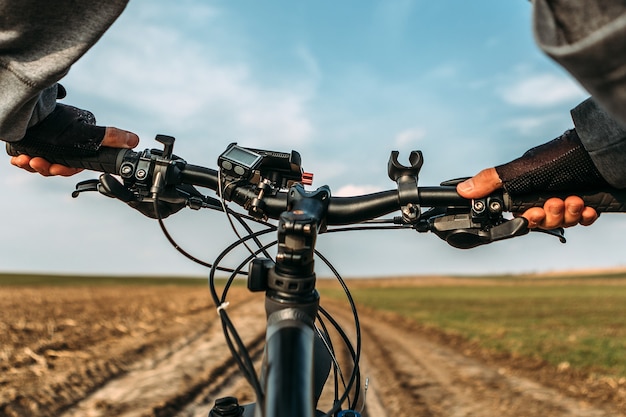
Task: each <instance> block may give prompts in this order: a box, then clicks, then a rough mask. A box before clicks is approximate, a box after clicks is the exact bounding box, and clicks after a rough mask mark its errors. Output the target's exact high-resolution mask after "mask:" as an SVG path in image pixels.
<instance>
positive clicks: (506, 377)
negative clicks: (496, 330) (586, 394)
mask: <svg viewBox="0 0 626 417" xmlns="http://www.w3.org/2000/svg"><path fill="white" fill-rule="evenodd" d="M333 314H335V315H336V316H338V317H340V318H341V320H342V322H345V321H346V320H348V316H347V313H346V311H345V310H343V311H342V310H341V309H339V310H337V311H336V312H335V311H333ZM359 317H360V321H361V330H362V335H363V363H362V365H361V368H362V372H363V374H364V375H368V374H369V375H370V389H369V392H368V394H367V396H368V399H367V401H368V407H367V408H366V413H364V414H365V415H370V416H372V417H374V416H386V415H390V416H391V415H393V416H394V417H403V416H407V417H408V416H416V415H419V416H424V417H431V416H432V417H443V416H446V417H470V416H471V417H493V416H500V415H506V416H509V417H531V416H532V417H536V416H542V417H618V416H619V417H623V414H620V413H616V412H615V411H614V410H611V411H606V410H603V409H600V408H596V407H592V406H590V405H588V404H584V403H581V402H579V401H578V400H575V399H572V398H569V397H567V396H565V395H564V394H562V393H561V392H559V391H558V390H555V389H552V388H548V387H545V386H542V385H541V384H538V383H536V382H534V381H532V380H529V379H526V378H521V377H516V376H513V375H510V374H509V373H507V372H506V371H505V370H503V369H495V368H492V367H490V366H488V365H485V364H483V363H480V362H479V361H476V360H473V359H471V358H468V357H465V356H463V355H461V354H460V353H458V352H456V351H454V350H453V349H450V348H447V347H445V346H441V345H438V344H436V343H433V342H431V341H429V340H427V339H425V338H423V337H420V336H419V334H416V333H415V331H409V330H407V329H404V328H403V327H402V326H401V325H398V324H395V323H393V322H390V321H389V316H381V315H377V314H376V313H375V312H372V311H367V313H365V314H363V313H362V314H361V315H360V316H359ZM372 397H374V398H378V399H380V403H381V404H382V406H383V408H384V410H385V411H384V413H381V411H380V410H379V409H378V410H377V411H376V412H375V413H374V412H373V411H374V410H372V409H370V407H369V405H370V404H369V402H370V400H371V399H372ZM377 408H378V406H377Z"/></svg>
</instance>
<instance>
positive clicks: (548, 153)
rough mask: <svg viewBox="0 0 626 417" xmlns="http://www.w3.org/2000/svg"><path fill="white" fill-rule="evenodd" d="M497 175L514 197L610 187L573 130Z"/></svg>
mask: <svg viewBox="0 0 626 417" xmlns="http://www.w3.org/2000/svg"><path fill="white" fill-rule="evenodd" d="M496 171H497V172H498V175H499V176H500V179H501V180H502V183H503V186H504V189H505V190H506V191H507V192H509V193H511V194H525V193H531V192H542V191H577V190H589V189H599V188H605V187H608V184H607V182H606V181H605V180H604V179H603V178H602V176H601V175H600V173H599V172H598V170H597V169H596V167H595V165H594V164H593V162H592V161H591V157H590V156H589V154H588V153H587V151H586V150H585V148H584V147H583V145H582V143H581V142H580V139H579V138H578V134H577V133H576V131H575V130H573V129H572V130H568V131H567V132H565V133H564V134H563V135H562V136H560V137H558V138H556V139H554V140H552V141H550V142H548V143H546V144H543V145H540V146H538V147H536V148H533V149H530V150H529V151H527V152H526V153H524V155H522V157H521V158H518V159H516V160H514V161H511V162H509V163H507V164H504V165H500V166H497V167H496Z"/></svg>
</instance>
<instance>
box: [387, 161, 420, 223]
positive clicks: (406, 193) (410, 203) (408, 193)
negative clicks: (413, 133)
mask: <svg viewBox="0 0 626 417" xmlns="http://www.w3.org/2000/svg"><path fill="white" fill-rule="evenodd" d="M398 155H399V152H398V151H391V155H390V156H389V162H388V163H387V173H388V175H389V178H390V179H391V180H392V181H395V182H396V184H398V200H399V201H400V206H401V207H400V210H401V212H402V219H403V221H404V222H405V223H408V224H415V223H417V222H418V221H419V218H420V215H421V209H420V205H419V203H417V202H418V201H419V194H418V191H417V180H418V177H419V172H420V169H421V168H422V165H423V164H424V158H423V156H422V152H421V151H411V154H410V155H409V162H410V163H411V166H405V165H402V164H401V163H400V162H398Z"/></svg>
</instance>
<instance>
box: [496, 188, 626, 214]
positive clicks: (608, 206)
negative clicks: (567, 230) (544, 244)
mask: <svg viewBox="0 0 626 417" xmlns="http://www.w3.org/2000/svg"><path fill="white" fill-rule="evenodd" d="M572 195H576V196H578V197H580V198H582V199H583V201H584V202H585V206H588V207H593V208H594V209H595V210H596V211H597V212H598V213H626V190H618V189H609V190H602V191H583V192H570V193H563V192H559V193H549V194H545V193H544V194H524V195H515V196H512V195H510V194H507V195H506V196H505V206H506V210H507V211H510V212H513V213H522V212H524V211H526V210H528V209H529V208H532V207H542V206H543V205H544V203H545V202H546V201H547V200H548V199H549V198H552V197H558V198H562V199H564V198H566V197H568V196H572Z"/></svg>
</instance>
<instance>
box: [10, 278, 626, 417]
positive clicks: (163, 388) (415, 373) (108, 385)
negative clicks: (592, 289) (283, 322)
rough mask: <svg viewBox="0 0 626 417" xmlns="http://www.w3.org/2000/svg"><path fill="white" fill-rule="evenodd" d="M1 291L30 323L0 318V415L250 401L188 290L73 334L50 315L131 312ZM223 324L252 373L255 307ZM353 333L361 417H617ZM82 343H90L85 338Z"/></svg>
mask: <svg viewBox="0 0 626 417" xmlns="http://www.w3.org/2000/svg"><path fill="white" fill-rule="evenodd" d="M5 291H7V290H2V291H0V303H2V305H0V307H2V309H3V311H7V310H6V308H13V309H16V308H20V307H18V306H17V302H16V301H15V300H16V296H17V297H18V298H20V297H21V299H22V300H24V299H27V300H30V303H26V305H25V306H22V307H21V308H22V309H23V310H24V312H23V313H24V314H23V315H22V317H28V318H29V319H28V320H31V321H32V322H31V321H28V320H27V321H26V322H19V321H16V320H17V319H15V318H11V317H14V316H16V315H15V314H13V315H11V316H9V315H6V314H5V315H4V316H3V315H2V314H1V313H0V326H1V327H2V330H3V331H4V333H3V334H5V338H4V339H3V340H0V341H2V342H3V350H2V351H1V352H0V370H2V376H0V415H6V416H10V417H14V416H34V415H37V416H55V417H56V416H64V417H78V416H80V417H90V416H94V417H95V416H128V417H130V416H138V417H139V416H207V415H208V411H209V410H210V408H211V406H212V404H213V402H214V400H215V399H216V398H219V397H222V396H225V395H235V396H237V397H239V399H240V401H241V402H243V403H246V402H250V401H253V397H252V393H251V390H250V389H249V388H248V386H247V384H246V383H245V382H244V381H243V380H242V379H241V378H240V377H239V372H238V370H237V366H236V364H235V363H234V361H233V360H232V359H231V358H230V354H229V353H228V351H227V348H226V346H225V343H224V342H223V333H222V328H221V326H220V324H219V323H218V320H217V313H216V312H215V309H214V308H213V307H212V306H211V304H210V303H209V302H208V298H207V297H206V294H203V293H202V291H201V290H198V289H197V288H196V289H171V288H170V289H158V288H156V289H152V290H150V289H142V290H141V291H145V292H146V293H145V295H146V296H145V297H142V298H141V299H142V300H143V304H142V305H140V306H137V307H136V308H134V309H132V310H128V309H126V310H123V309H121V307H120V309H121V310H116V311H118V312H117V313H116V314H109V313H106V312H101V311H94V310H93V309H91V310H90V311H89V315H86V316H84V317H85V318H84V320H82V321H81V322H79V321H77V320H76V318H74V319H71V320H74V321H73V322H71V321H68V320H70V318H68V317H63V316H62V314H60V313H59V311H61V310H59V308H60V307H61V306H63V309H62V311H64V312H66V311H67V307H68V305H69V304H71V305H76V306H79V305H80V304H81V302H83V303H84V301H85V299H88V300H91V306H92V307H93V306H94V305H98V306H99V307H98V308H99V309H104V310H106V309H109V310H110V309H113V310H115V306H117V305H118V304H119V306H122V305H126V304H127V303H129V302H130V301H129V300H137V298H138V297H137V293H136V292H135V293H133V294H128V293H129V291H128V289H111V290H110V291H111V293H110V294H109V292H108V291H109V290H106V291H105V290H99V291H97V292H89V293H88V294H87V295H85V294H84V293H82V292H81V291H79V290H76V292H75V293H72V291H69V290H67V289H65V290H64V293H63V294H64V295H63V296H61V294H59V293H57V294H50V291H47V292H42V293H39V294H35V293H28V294H26V293H20V294H12V295H11V294H6V293H5ZM14 291H17V290H14ZM29 291H34V290H29ZM137 291H139V290H137ZM150 291H152V293H154V294H152V293H150ZM148 293H150V294H152V296H147V295H148ZM29 297H30V298H29ZM47 297H49V298H47ZM98 297H105V298H106V300H105V302H102V300H100V301H98V300H99V298H98ZM164 298H165V299H167V300H168V302H167V303H165V302H164V301H163V300H164ZM70 299H73V300H74V302H75V303H74V304H72V303H69V300H70ZM33 300H39V302H38V304H36V303H35V301H33ZM42 300H45V302H44V301H42ZM172 300H177V301H176V302H175V303H174V302H173V301H172ZM326 305H327V307H328V309H329V310H330V311H331V312H332V313H333V315H335V316H336V317H337V318H338V319H339V320H340V321H341V322H348V321H349V315H348V314H347V312H346V310H345V308H344V307H343V306H342V305H341V304H338V303H336V302H327V303H326ZM44 306H45V308H44ZM46 308H47V309H48V310H49V311H57V317H56V318H54V319H51V318H50V317H51V316H50V315H49V314H50V313H49V311H48V313H46V312H45V311H42V310H44V309H46ZM77 308H78V307H77ZM159 309H161V310H167V311H163V312H162V313H159V311H158V310H159ZM104 310H103V311H104ZM13 312H14V313H15V310H13ZM46 314H48V315H46ZM64 314H72V313H64ZM73 314H74V317H75V316H76V314H77V313H76V312H74V313H73ZM85 314H86V313H85ZM229 314H230V315H231V316H232V318H233V320H234V321H235V323H236V325H237V326H238V329H239V330H240V332H241V336H242V338H243V339H244V340H245V341H246V342H247V343H248V345H249V346H250V349H251V351H252V352H253V355H254V357H255V358H256V360H257V361H258V360H259V357H260V356H261V349H262V344H263V339H264V335H263V323H264V313H263V302H262V298H260V297H257V296H254V297H250V296H249V295H248V294H245V293H243V292H242V293H239V294H235V295H234V297H233V300H232V303H231V306H230V307H229ZM37 315H39V316H37ZM94 315H95V316H100V317H105V319H103V320H105V321H103V322H98V323H100V324H98V323H95V322H93V320H94V319H89V318H88V317H92V316H94ZM44 317H47V319H44ZM81 317H82V316H81ZM133 317H134V319H133ZM137 317H139V318H140V319H139V318H137ZM166 317H167V319H166ZM43 320H48V321H47V323H48V324H47V326H43V327H42V328H41V329H39V330H41V332H43V333H46V334H45V335H43V336H41V337H39V338H36V337H32V338H28V337H25V336H23V337H20V332H21V333H27V334H32V333H36V332H37V331H39V330H37V328H36V326H33V325H30V324H29V323H31V324H32V323H36V322H37V321H43ZM44 322H45V321H44ZM104 322H106V323H107V326H109V327H110V328H109V330H106V329H107V328H105V327H103V326H104V325H103V324H102V323H104ZM63 323H65V324H63ZM361 325H362V332H363V338H364V340H363V346H364V347H363V359H362V370H363V372H362V373H363V376H364V377H368V380H369V386H368V391H367V395H366V406H365V409H364V411H363V415H364V416H369V417H386V416H389V417H391V416H393V417H402V416H407V417H408V416H412V417H413V416H429V417H430V416H436V417H439V416H441V417H443V416H446V417H470V416H471V417H494V416H509V417H523V416H528V417H530V416H533V417H534V416H542V417H557V416H558V417H565V416H567V417H604V416H606V417H608V416H611V417H620V416H624V414H623V410H621V411H620V410H618V409H617V407H616V405H615V404H610V403H606V404H603V403H602V402H601V401H593V399H585V398H581V397H580V396H578V397H576V398H574V397H570V396H568V395H567V392H566V390H561V389H559V388H558V384H552V387H549V386H546V385H544V384H542V383H540V382H538V381H539V380H541V378H533V377H532V375H530V376H529V375H521V374H520V373H519V372H516V371H515V369H513V368H509V367H507V366H506V364H503V363H501V362H497V361H483V360H480V359H477V358H473V357H472V355H469V356H468V355H466V354H464V353H460V352H459V351H458V349H457V348H451V347H447V346H445V345H444V344H442V343H439V342H437V340H436V339H435V338H433V337H427V336H424V335H422V334H420V332H419V331H417V330H416V328H415V327H412V326H411V325H410V324H409V323H407V322H405V321H403V320H400V319H398V318H396V317H393V316H390V315H388V314H381V313H376V312H371V311H368V312H366V313H362V314H361ZM29 326H30V327H29ZM51 329H52V330H51ZM94 332H96V333H97V332H101V333H102V334H101V335H100V337H96V336H95V335H91V336H89V337H87V336H86V335H87V334H90V333H94ZM7 334H8V335H13V336H14V337H12V338H11V337H8V338H7V337H6V335H7ZM72 334H79V335H80V337H79V338H76V337H75V338H72ZM322 401H323V402H326V401H327V400H322ZM324 407H326V405H324Z"/></svg>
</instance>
